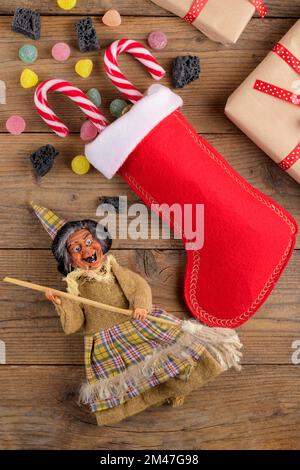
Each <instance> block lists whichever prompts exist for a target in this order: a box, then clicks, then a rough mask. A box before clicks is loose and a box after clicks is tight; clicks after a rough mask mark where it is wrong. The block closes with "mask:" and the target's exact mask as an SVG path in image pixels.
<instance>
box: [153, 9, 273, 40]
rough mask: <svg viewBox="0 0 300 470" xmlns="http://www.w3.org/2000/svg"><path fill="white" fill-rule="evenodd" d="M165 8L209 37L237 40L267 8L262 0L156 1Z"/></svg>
mask: <svg viewBox="0 0 300 470" xmlns="http://www.w3.org/2000/svg"><path fill="white" fill-rule="evenodd" d="M152 2H153V3H156V5H159V6H160V7H162V8H164V9H165V10H168V11H171V12H172V13H174V14H175V15H177V16H180V17H181V18H182V19H183V20H184V21H187V22H188V23H191V24H192V25H193V26H195V28H197V29H199V30H200V31H201V32H202V33H204V34H205V35H206V36H207V37H208V38H209V39H212V40H213V41H217V42H221V43H223V44H233V43H235V42H236V41H237V40H238V39H239V37H240V35H241V34H242V32H243V31H244V29H245V28H246V26H247V24H248V23H249V21H250V20H251V18H252V16H253V14H254V13H255V11H257V12H258V14H259V15H260V16H261V17H263V16H265V15H266V13H267V9H266V7H265V5H264V2H263V1H262V0H152Z"/></svg>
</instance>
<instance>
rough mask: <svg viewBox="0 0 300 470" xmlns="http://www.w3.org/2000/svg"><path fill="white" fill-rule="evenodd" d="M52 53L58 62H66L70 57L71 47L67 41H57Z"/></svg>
mask: <svg viewBox="0 0 300 470" xmlns="http://www.w3.org/2000/svg"><path fill="white" fill-rule="evenodd" d="M51 54H52V57H53V59H54V60H57V62H65V61H66V60H68V58H69V57H70V54H71V49H70V46H68V44H66V43H65V42H57V43H56V44H54V46H53V47H52V50H51Z"/></svg>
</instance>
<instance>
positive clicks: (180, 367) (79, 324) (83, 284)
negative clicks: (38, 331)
mask: <svg viewBox="0 0 300 470" xmlns="http://www.w3.org/2000/svg"><path fill="white" fill-rule="evenodd" d="M32 206H33V209H34V212H35V214H36V215H37V217H38V218H39V220H40V221H41V223H42V225H43V226H44V228H45V229H46V231H47V232H48V234H49V235H50V237H51V238H52V240H53V241H52V252H53V255H54V257H55V259H56V261H57V263H58V271H59V272H60V273H61V274H62V275H63V276H64V280H65V282H66V284H67V291H68V292H69V293H71V294H74V295H76V296H79V297H80V298H82V303H81V302H80V299H78V301H77V302H75V301H73V300H70V299H69V298H64V297H59V296H58V295H56V293H54V292H52V291H51V289H47V290H46V297H47V299H48V300H51V301H52V302H53V304H54V306H55V309H56V311H57V313H58V315H59V318H60V321H61V325H62V328H63V330H64V332H65V333H66V334H72V333H76V332H80V333H81V334H82V335H84V344H85V348H84V363H85V372H86V381H85V383H84V384H83V385H82V386H81V390H80V393H79V401H80V403H82V404H85V405H88V406H89V408H90V410H91V411H92V412H93V413H94V414H95V416H96V419H97V423H98V425H105V424H112V423H116V422H119V421H121V420H123V419H125V418H128V417H129V416H133V415H135V414H137V413H140V412H141V411H143V410H145V409H146V408H149V407H152V406H157V405H162V404H170V405H172V406H179V405H182V404H183V403H184V399H185V397H186V396H187V395H188V394H189V393H190V392H191V391H193V390H195V389H197V388H198V387H200V386H201V385H203V384H204V383H206V382H207V381H208V380H211V379H212V378H214V377H215V376H217V375H218V374H220V373H221V372H223V371H224V370H226V369H228V368H230V367H232V366H234V367H235V368H237V369H239V367H240V366H239V362H240V358H241V352H240V348H241V343H240V341H239V338H238V336H237V334H236V333H235V331H234V330H232V329H224V328H210V327H207V326H204V325H201V324H200V323H199V322H198V321H196V320H194V321H182V320H180V319H179V318H177V317H175V316H174V315H170V314H168V313H166V312H165V311H164V310H163V309H161V308H159V307H153V306H152V293H151V289H150V286H149V284H148V283H147V282H146V280H145V279H143V278H142V277H141V276H140V275H138V274H136V273H135V272H133V271H131V270H130V269H128V268H125V267H123V266H120V265H119V263H118V262H117V260H116V259H115V258H114V256H112V255H110V254H108V253H109V250H110V248H111V245H112V240H111V237H110V235H109V233H108V231H107V229H106V228H105V227H103V226H102V225H101V224H99V223H97V222H95V221H93V220H88V219H86V220H79V221H72V222H66V221H65V220H63V219H62V218H60V217H59V216H57V215H55V214H54V213H53V212H52V211H51V210H49V209H47V208H45V207H40V206H38V205H36V204H33V203H32ZM84 299H90V300H93V301H98V302H101V303H105V304H108V305H110V306H112V309H113V308H114V307H118V308H123V309H130V310H132V317H130V318H128V317H125V316H124V315H123V314H121V313H116V312H115V311H111V312H110V311H108V310H104V309H99V308H95V307H93V306H90V305H86V304H85V303H84ZM149 314H151V318H152V319H150V318H148V315H149ZM154 317H155V318H154ZM153 320H154V321H153Z"/></svg>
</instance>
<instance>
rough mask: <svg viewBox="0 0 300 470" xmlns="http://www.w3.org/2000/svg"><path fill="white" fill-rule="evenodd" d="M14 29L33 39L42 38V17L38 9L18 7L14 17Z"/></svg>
mask: <svg viewBox="0 0 300 470" xmlns="http://www.w3.org/2000/svg"><path fill="white" fill-rule="evenodd" d="M11 28H12V30H13V31H14V32H15V33H21V34H24V36H28V37H29V38H31V39H40V35H41V17H40V14H39V13H38V12H37V11H33V10H30V9H29V8H17V9H16V11H15V14H14V17H13V21H12V25H11Z"/></svg>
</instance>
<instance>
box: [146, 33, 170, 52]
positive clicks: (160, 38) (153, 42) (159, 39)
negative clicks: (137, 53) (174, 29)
mask: <svg viewBox="0 0 300 470" xmlns="http://www.w3.org/2000/svg"><path fill="white" fill-rule="evenodd" d="M167 43H168V39H167V36H166V35H165V33H163V32H162V31H153V32H152V33H150V34H149V36H148V44H149V46H150V47H152V49H155V50H156V51H160V50H161V49H164V48H165V47H166V45H167Z"/></svg>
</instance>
